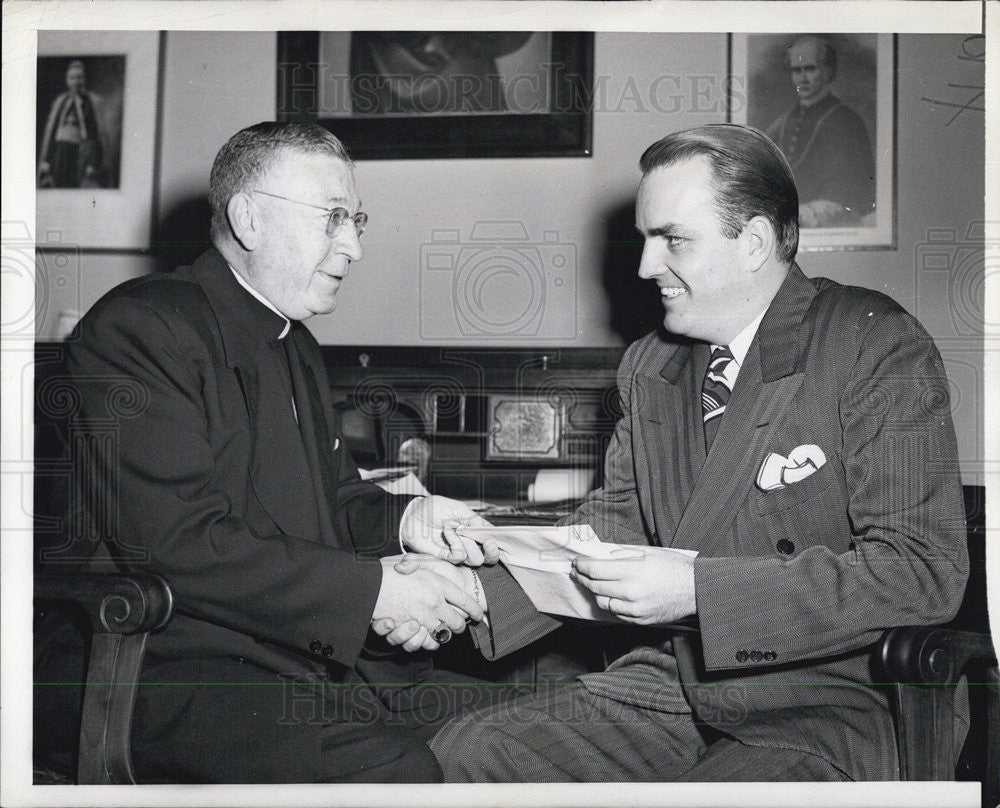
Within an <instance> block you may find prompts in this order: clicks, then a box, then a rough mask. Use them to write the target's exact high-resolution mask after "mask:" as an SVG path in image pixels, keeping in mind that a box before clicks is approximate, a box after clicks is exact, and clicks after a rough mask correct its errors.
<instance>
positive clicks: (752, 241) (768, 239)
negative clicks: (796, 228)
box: [743, 216, 777, 272]
mask: <svg viewBox="0 0 1000 808" xmlns="http://www.w3.org/2000/svg"><path fill="white" fill-rule="evenodd" d="M743 236H744V239H745V241H746V255H747V258H748V259H749V260H750V271H751V272H756V271H757V270H758V269H760V268H761V267H762V266H764V264H765V263H766V262H767V259H768V258H770V257H771V256H772V255H774V249H775V245H776V243H777V238H776V237H775V233H774V227H772V225H771V223H770V222H769V221H768V220H767V219H766V218H764V217H763V216H754V217H753V218H752V219H751V220H750V221H749V222H747V223H746V225H745V226H744V228H743Z"/></svg>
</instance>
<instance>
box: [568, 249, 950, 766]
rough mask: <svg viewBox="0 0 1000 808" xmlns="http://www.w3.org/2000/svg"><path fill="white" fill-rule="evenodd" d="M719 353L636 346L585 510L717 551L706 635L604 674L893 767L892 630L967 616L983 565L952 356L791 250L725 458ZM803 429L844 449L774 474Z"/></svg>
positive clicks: (886, 303) (847, 761)
mask: <svg viewBox="0 0 1000 808" xmlns="http://www.w3.org/2000/svg"><path fill="white" fill-rule="evenodd" d="M708 357H709V348H708V346H707V345H705V344H702V343H694V342H688V341H680V340H676V339H673V338H670V337H667V336H664V335H662V334H660V333H653V334H650V335H648V336H646V337H645V338H643V339H641V340H639V341H638V342H636V343H634V344H633V345H632V346H631V347H630V348H629V350H628V351H627V353H626V354H625V357H624V359H623V361H622V364H621V367H620V370H619V387H620V392H621V396H622V404H623V411H624V416H623V417H622V419H621V421H620V422H619V424H618V426H617V428H616V432H615V435H614V437H613V440H612V444H611V446H610V447H609V451H608V454H607V458H606V468H605V480H604V486H603V488H601V489H599V490H597V491H595V492H593V493H592V494H591V495H590V497H588V499H587V500H586V501H585V502H584V504H583V505H582V506H581V507H580V509H579V510H578V511H577V513H576V514H574V516H573V517H572V521H576V522H589V523H591V524H592V525H593V526H594V528H595V530H596V531H597V532H598V534H599V535H601V536H602V538H604V539H605V540H608V541H617V542H628V543H635V544H646V543H651V544H654V545H660V546H664V547H677V548H688V549H693V550H697V551H698V552H699V556H698V559H697V560H696V562H695V583H696V597H697V617H698V621H699V624H700V633H680V632H677V633H675V634H674V635H673V636H669V635H667V634H665V635H664V642H663V644H662V645H660V646H659V647H645V648H637V649H634V650H633V651H631V652H630V653H629V654H626V655H625V656H624V657H623V658H621V659H619V660H617V661H616V662H615V663H614V664H613V665H612V666H611V667H610V668H609V669H608V670H607V671H605V672H603V673H599V674H590V675H588V676H586V677H583V681H584V684H585V686H586V687H587V688H588V689H589V690H591V691H592V692H595V693H600V694H603V695H606V696H610V697H611V698H615V699H618V700H622V701H627V702H629V703H633V704H638V705H640V706H645V707H647V708H649V709H655V710H663V711H668V712H669V711H681V712H685V711H687V710H689V709H693V711H694V712H695V713H696V714H697V715H698V716H699V718H700V719H702V720H704V721H705V722H707V723H708V724H710V725H713V726H715V727H716V728H718V729H721V730H723V731H725V732H727V733H729V734H731V735H733V736H735V737H736V738H738V739H739V740H740V741H742V742H744V743H747V744H753V745H761V746H771V747H779V748H788V749H797V750H802V751H805V752H809V753H812V754H816V755H820V756H822V757H824V758H826V759H827V760H829V761H830V762H831V763H833V764H834V765H836V766H837V767H838V768H840V769H841V770H842V771H844V772H845V773H846V774H847V775H848V776H850V777H851V778H854V779H893V778H894V777H895V776H896V774H897V766H896V749H895V742H894V740H893V731H892V722H891V717H890V713H889V707H888V704H887V699H886V694H885V693H884V692H883V690H882V689H881V688H880V687H879V686H878V685H877V684H876V683H877V681H878V679H879V674H878V672H877V671H875V670H873V662H872V658H873V655H872V645H873V643H875V642H876V641H877V640H878V639H879V637H880V635H881V633H882V632H883V631H884V630H885V629H887V628H890V627H892V626H897V625H906V624H919V623H934V622H939V621H943V620H947V619H948V618H949V617H950V616H952V615H953V614H954V612H955V611H956V610H957V608H958V606H959V604H960V601H961V598H962V593H963V590H964V586H965V581H966V578H967V574H968V558H967V548H966V540H965V531H964V519H963V508H962V497H961V485H960V480H959V474H958V466H957V447H956V442H955V436H954V430H953V427H952V423H951V417H950V405H949V396H948V386H947V380H946V378H945V374H944V369H943V367H942V362H941V358H940V356H939V354H938V352H937V350H936V348H935V346H934V344H933V342H932V340H931V338H930V337H929V336H928V335H927V333H926V332H925V331H924V330H923V329H922V328H921V326H920V325H919V323H917V322H916V320H914V319H913V318H912V317H911V316H909V315H908V314H907V313H906V312H904V311H903V310H902V309H901V308H900V307H899V306H898V305H896V304H895V303H894V302H893V301H891V300H890V299H889V298H887V297H885V296H884V295H880V294H878V293H876V292H871V291H868V290H865V289H860V288H856V287H847V286H842V285H840V284H837V283H834V282H833V281H829V280H826V279H817V280H810V279H808V278H806V277H805V276H804V275H803V274H802V272H801V271H800V270H799V268H798V267H797V266H794V265H793V266H792V267H791V269H790V271H789V273H788V275H787V278H786V280H785V282H784V284H783V285H782V287H781V289H780V290H779V292H778V294H777V295H776V296H775V298H774V300H773V301H772V303H771V305H770V307H769V308H768V310H767V313H766V314H765V316H764V318H763V320H762V321H761V324H760V327H759V329H758V332H757V334H756V336H755V338H754V340H753V343H752V345H751V347H750V350H749V352H748V354H747V356H746V359H745V361H744V364H743V366H742V368H741V370H740V374H739V377H738V378H737V381H736V385H735V388H734V390H733V392H732V396H731V398H730V401H729V404H728V407H727V409H726V413H725V415H724V417H723V420H722V423H721V424H720V427H719V432H718V435H717V437H716V439H715V441H714V443H713V445H712V448H711V451H710V452H709V453H708V456H707V457H706V453H705V447H704V431H703V424H702V420H701V410H700V404H699V398H700V389H701V383H702V379H703V377H704V373H705V369H706V367H707V365H708ZM802 444H816V445H818V446H820V447H821V448H822V449H823V451H824V453H825V455H826V458H827V461H826V464H825V465H823V466H822V467H821V468H820V469H819V470H818V471H816V472H815V473H814V474H812V475H811V476H809V477H807V478H805V479H804V480H802V481H800V482H798V483H795V484H792V485H789V486H787V487H785V488H782V489H779V490H776V491H768V492H765V491H763V490H761V489H760V488H759V487H758V486H757V485H756V483H755V478H756V475H757V472H758V470H759V468H760V466H761V464H762V463H763V461H764V458H765V457H767V455H768V454H769V453H771V452H776V453H778V454H781V455H785V456H787V455H788V453H789V452H790V451H791V450H792V449H793V448H794V447H796V446H800V445H802ZM779 543H780V547H781V549H780V550H779V549H778V548H779ZM783 551H784V552H783Z"/></svg>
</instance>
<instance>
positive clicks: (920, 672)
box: [879, 486, 1000, 806]
mask: <svg viewBox="0 0 1000 808" xmlns="http://www.w3.org/2000/svg"><path fill="white" fill-rule="evenodd" d="M984 502H985V498H984V492H983V489H982V488H981V487H975V486H966V487H965V509H966V525H967V530H968V539H969V558H970V568H971V573H970V576H969V583H968V586H967V587H966V592H965V598H964V600H963V602H962V607H961V609H960V610H959V613H958V614H957V615H956V617H955V619H954V620H952V621H951V622H950V623H948V624H946V625H942V626H907V627H902V628H896V629H893V630H892V631H889V632H887V634H886V636H885V638H884V639H883V641H882V644H881V646H880V649H879V651H880V662H881V664H882V666H883V668H884V670H885V672H886V674H887V676H888V679H889V681H890V682H891V683H892V688H893V691H894V695H895V703H896V736H897V742H898V745H899V757H900V761H899V762H900V775H901V777H902V778H903V779H904V780H955V779H959V780H979V781H980V782H981V783H982V789H983V805H986V806H995V805H997V804H1000V673H998V669H997V656H996V650H995V648H994V646H993V642H992V638H991V636H990V633H989V627H988V626H989V620H988V615H987V606H986V558H985V556H986V549H985V547H986V543H985V538H986V521H985V508H984ZM966 713H968V733H967V735H966V738H965V742H964V745H963V746H962V748H961V751H960V752H959V754H958V755H957V756H956V749H955V746H956V744H955V736H956V726H957V731H958V732H959V733H961V731H962V730H963V729H964V728H965V722H966Z"/></svg>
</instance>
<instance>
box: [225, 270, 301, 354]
mask: <svg viewBox="0 0 1000 808" xmlns="http://www.w3.org/2000/svg"><path fill="white" fill-rule="evenodd" d="M226 266H227V267H229V271H230V272H232V273H233V275H234V276H235V278H236V282H237V283H239V285H240V286H242V287H243V288H244V289H246V290H247V291H248V292H249V293H250V294H251V295H253V296H254V297H255V298H256V299H257V300H258V301H260V302H261V303H263V304H264V305H265V306H267V307H268V308H269V309H270V310H271V311H273V312H274V313H275V314H277V315H278V316H279V317H280V318H281V319H282V320H284V321H285V327H284V328H283V329H281V333H280V334H278V339H284V338H285V337H287V336H288V332H289V330H290V329H291V327H292V321H291V320H289V319H288V318H287V317H286V316H285V315H284V314H282V313H281V312H280V311H278V309H277V308H275V306H274V304H273V303H272V302H271V301H270V300H268V299H267V298H266V297H264V295H262V294H261V293H260V292H258V291H257V290H256V289H254V288H253V287H252V286H251V285H250V284H249V283H247V282H246V279H245V278H244V277H243V276H242V275H240V273H239V272H237V271H236V270H235V269H233V265H232V264H229V263H227V264H226Z"/></svg>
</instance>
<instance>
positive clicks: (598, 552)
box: [459, 525, 698, 623]
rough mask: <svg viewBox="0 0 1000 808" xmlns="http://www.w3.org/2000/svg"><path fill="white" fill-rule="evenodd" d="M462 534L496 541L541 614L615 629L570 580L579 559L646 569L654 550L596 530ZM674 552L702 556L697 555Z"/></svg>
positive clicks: (610, 618)
mask: <svg viewBox="0 0 1000 808" xmlns="http://www.w3.org/2000/svg"><path fill="white" fill-rule="evenodd" d="M459 532H460V533H461V534H462V535H465V536H468V537H469V538H473V539H475V540H476V541H478V542H483V541H485V540H486V539H495V540H496V541H497V543H498V544H499V545H500V560H501V561H503V563H504V565H505V566H506V567H507V569H508V570H510V574H511V575H513V576H514V579H515V580H516V581H517V582H518V584H520V586H521V588H522V589H523V590H524V592H525V594H526V595H527V596H528V597H529V598H531V602H532V603H533V604H534V605H535V608H536V609H538V610H539V611H540V612H547V613H549V614H558V615H563V616H565V617H578V618H582V619H584V620H603V621H607V622H612V623H616V622H619V621H618V619H617V618H616V617H615V616H614V615H613V614H611V612H609V611H607V610H605V609H602V608H601V607H600V606H598V605H597V599H596V598H595V597H594V595H593V594H592V593H591V592H590V590H588V589H587V588H585V587H584V586H581V585H580V584H578V583H577V582H576V581H574V580H573V579H572V578H570V570H571V569H572V566H573V559H574V558H577V557H578V556H584V557H587V558H602V559H614V560H615V561H618V562H620V563H622V564H642V563H644V561H645V558H646V553H647V552H648V551H649V550H651V549H653V548H650V547H646V546H639V545H634V544H613V543H611V542H602V541H601V540H600V539H599V538H598V536H597V534H596V533H594V531H593V529H591V527H590V525H563V526H562V527H547V526H546V527H539V526H535V525H526V526H504V527H463V528H461V529H460V531H459ZM656 549H657V550H659V549H660V548H656ZM672 552H675V553H683V554H684V555H688V556H696V555H698V553H697V552H695V551H694V550H672Z"/></svg>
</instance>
